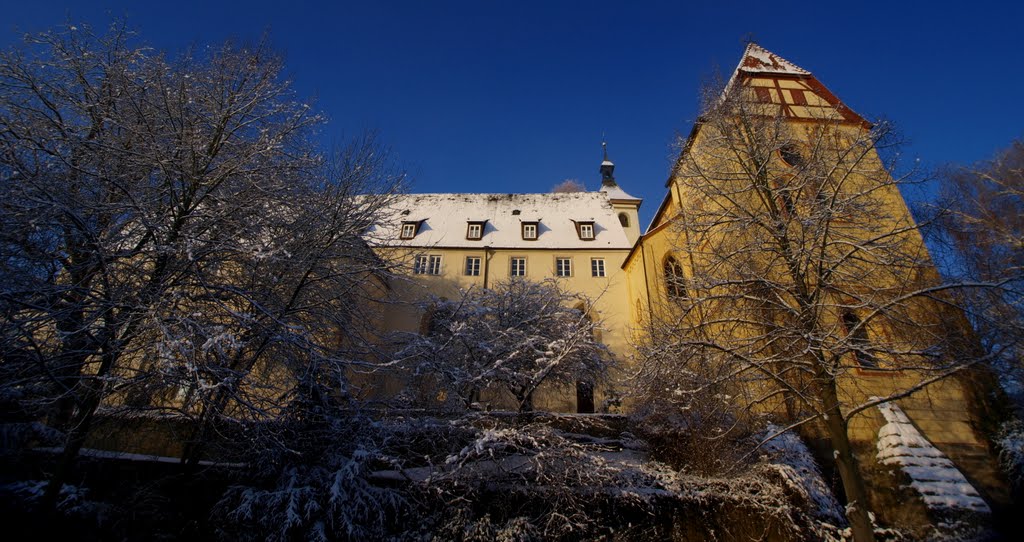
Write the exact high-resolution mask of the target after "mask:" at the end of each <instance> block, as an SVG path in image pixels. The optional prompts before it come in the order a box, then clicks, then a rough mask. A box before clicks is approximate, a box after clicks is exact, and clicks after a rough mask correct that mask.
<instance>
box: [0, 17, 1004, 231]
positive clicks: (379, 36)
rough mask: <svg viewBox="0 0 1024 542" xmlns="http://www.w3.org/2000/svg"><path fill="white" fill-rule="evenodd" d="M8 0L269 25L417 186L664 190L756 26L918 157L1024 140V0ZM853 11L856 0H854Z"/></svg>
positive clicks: (218, 30)
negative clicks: (601, 169) (700, 115)
mask: <svg viewBox="0 0 1024 542" xmlns="http://www.w3.org/2000/svg"><path fill="white" fill-rule="evenodd" d="M720 4H722V3H712V2H680V1H676V2H666V3H657V2H655V3H634V2H630V3H627V2H596V1H594V2H525V1H523V2H491V1H484V0H477V1H472V2H444V1H437V2H373V1H369V0H362V1H359V2H330V3H328V2H322V3H320V2H305V1H300V0H293V1H287V2H265V1H259V0H252V1H247V2H239V3H237V4H234V3H225V2H216V1H213V0H207V1H205V2H191V1H177V2H166V3H162V2H112V1H107V0H95V1H92V2H81V3H74V2H70V3H69V2H66V1H65V2H50V1H47V0H33V1H24V0H19V1H18V2H4V5H2V6H0V13H3V22H0V46H2V47H8V46H10V45H11V44H13V43H15V42H16V41H18V40H19V39H20V38H19V33H20V32H25V31H38V30H42V29H45V28H48V27H52V26H54V25H57V24H60V23H63V22H64V21H72V22H75V23H81V22H87V23H91V24H92V25H93V26H98V27H103V26H105V25H106V24H107V23H108V22H109V21H110V20H111V19H112V18H114V17H125V18H127V21H128V24H129V26H131V27H133V28H135V29H137V30H138V31H139V32H140V34H141V38H142V40H143V41H144V42H146V43H148V44H149V45H152V46H154V47H156V48H159V49H164V50H168V51H171V52H174V51H180V50H181V49H183V48H185V47H187V46H189V45H196V44H199V45H203V44H216V43H220V42H222V41H224V40H225V39H227V38H234V39H239V40H255V39H258V38H259V37H260V36H261V35H262V34H263V33H264V32H265V31H269V32H270V36H271V40H272V42H273V44H274V45H275V47H276V48H277V49H279V50H280V51H282V52H283V53H284V55H285V57H286V60H287V66H288V68H287V71H288V74H289V76H290V77H292V78H293V79H294V80H295V84H296V88H297V89H298V91H299V93H300V94H301V95H302V96H305V97H315V98H316V102H317V105H318V107H319V108H320V109H321V110H323V111H324V112H325V113H326V114H327V115H328V117H329V118H330V124H329V125H328V126H327V127H326V129H325V130H324V137H325V141H327V142H331V141H340V140H342V139H343V138H344V137H346V136H347V135H352V134H356V133H359V132H361V131H362V130H366V129H373V130H377V131H379V133H380V135H381V138H382V140H383V141H384V142H386V143H387V144H388V145H389V146H391V147H392V149H393V150H394V151H395V152H396V153H397V155H398V157H399V159H400V161H401V163H402V164H403V165H404V166H405V167H406V168H407V169H408V170H409V171H410V173H411V174H412V175H413V179H414V184H413V186H412V189H413V191H417V192H458V191H465V192H546V191H548V190H549V189H550V188H551V187H552V186H553V185H555V184H557V183H559V182H560V181H562V180H563V179H566V178H576V179H579V180H581V181H583V182H584V183H585V184H586V185H587V186H588V187H589V188H591V189H596V188H597V186H598V185H599V183H600V176H599V174H598V164H599V162H600V158H601V146H600V143H601V138H602V134H605V137H606V138H607V140H608V146H609V151H610V155H611V158H612V159H613V160H614V161H615V163H616V166H617V169H616V177H617V178H618V180H619V182H620V184H621V185H622V186H623V188H625V189H626V190H627V191H629V192H630V193H632V194H634V195H636V196H638V197H643V198H644V199H645V200H646V201H645V203H644V207H643V208H642V209H641V215H642V218H644V219H649V218H650V216H651V215H652V214H653V212H654V210H655V209H656V207H657V205H658V203H659V202H660V199H661V198H662V196H663V194H664V192H663V190H664V189H663V184H664V181H665V179H666V176H667V172H668V166H669V163H670V161H671V159H672V157H673V155H674V152H675V151H674V145H675V141H676V138H677V136H678V135H679V134H685V133H686V132H687V131H688V130H689V128H690V125H691V124H692V121H693V119H694V117H695V116H696V110H697V103H698V91H699V88H700V86H701V83H702V82H703V81H705V80H707V79H708V78H710V77H711V76H712V75H713V74H715V73H716V71H720V72H730V71H731V70H732V69H733V68H734V67H735V65H736V63H737V62H738V60H739V55H740V53H741V52H742V50H743V40H744V39H745V38H746V37H748V36H752V37H753V38H754V39H755V41H757V42H758V43H759V44H761V45H762V46H764V47H766V48H767V49H769V50H771V51H773V52H775V53H777V54H779V55H781V56H783V57H785V58H787V59H789V60H791V61H793V62H795V63H796V64H798V65H800V66H801V67H803V68H806V69H808V70H811V71H812V72H814V74H815V75H816V76H818V78H819V79H820V80H821V81H822V82H823V83H824V84H825V85H826V86H827V87H829V88H830V89H831V90H832V91H833V92H834V93H835V94H836V95H838V96H839V97H840V98H841V99H842V100H844V101H845V102H846V103H847V105H849V106H850V107H852V108H853V109H854V110H855V111H857V112H859V113H861V114H862V115H864V116H866V117H868V118H870V119H876V118H887V119H890V120H892V121H894V122H895V123H896V124H897V125H898V126H899V128H900V130H901V132H902V134H903V135H904V136H905V137H906V138H907V139H908V141H909V145H908V146H906V147H905V149H904V151H905V154H906V155H907V156H910V157H919V158H920V159H921V161H922V163H923V164H924V165H925V166H927V167H934V166H938V165H940V164H943V163H948V162H958V163H970V162H974V161H976V160H980V159H984V158H987V157H988V156H990V155H991V154H992V153H993V152H994V151H995V150H996V149H998V148H1001V147H1005V146H1006V145H1008V144H1009V143H1010V141H1012V140H1013V139H1015V138H1020V137H1022V136H1024V104H1022V103H1021V99H1020V96H1021V90H1022V89H1024V69H1022V68H1024V57H1022V56H1021V47H1020V45H1019V42H1018V40H1019V35H1020V21H1022V20H1024V7H1022V4H1021V3H1017V2H1009V1H1004V2H995V3H990V4H989V3H986V2H984V1H975V2H971V3H969V4H964V3H952V2H950V3H945V2H941V1H940V2H929V3H927V4H924V3H922V4H920V5H911V4H910V3H904V2H898V1H889V2H884V3H877V4H875V3H871V2H850V3H846V4H841V3H833V2H823V3H820V5H821V6H825V7H816V6H815V3H814V2H808V1H806V0H805V1H803V2H793V3H790V2H786V1H782V0H775V1H772V2H756V3H746V2H735V3H729V5H728V7H722V6H721V5H720ZM840 7H841V8H842V9H839V8H840Z"/></svg>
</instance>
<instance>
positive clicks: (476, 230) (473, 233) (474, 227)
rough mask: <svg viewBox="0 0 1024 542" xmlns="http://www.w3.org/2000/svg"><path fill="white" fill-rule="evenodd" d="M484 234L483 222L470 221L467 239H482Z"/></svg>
mask: <svg viewBox="0 0 1024 542" xmlns="http://www.w3.org/2000/svg"><path fill="white" fill-rule="evenodd" d="M483 236H484V225H483V223H482V222H470V223H469V226H467V227H466V239H470V240H473V239H481V238H482V237H483Z"/></svg>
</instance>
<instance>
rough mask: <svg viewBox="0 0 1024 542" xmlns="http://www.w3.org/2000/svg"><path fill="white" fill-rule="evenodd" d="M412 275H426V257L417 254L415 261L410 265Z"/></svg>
mask: <svg viewBox="0 0 1024 542" xmlns="http://www.w3.org/2000/svg"><path fill="white" fill-rule="evenodd" d="M412 274H413V275H426V274H427V255H426V254H417V255H416V259H415V260H413V264H412Z"/></svg>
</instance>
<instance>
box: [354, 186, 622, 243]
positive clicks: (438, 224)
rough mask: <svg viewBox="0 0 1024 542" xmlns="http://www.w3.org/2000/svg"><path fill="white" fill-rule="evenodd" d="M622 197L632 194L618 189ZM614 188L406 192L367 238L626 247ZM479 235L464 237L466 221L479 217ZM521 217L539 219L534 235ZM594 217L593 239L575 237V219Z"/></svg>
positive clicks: (398, 241)
mask: <svg viewBox="0 0 1024 542" xmlns="http://www.w3.org/2000/svg"><path fill="white" fill-rule="evenodd" d="M618 192H621V194H622V196H623V199H636V198H633V197H632V196H630V195H629V194H626V193H625V192H622V191H621V189H619V190H618ZM618 192H615V191H612V192H603V191H602V192H564V193H551V194H408V195H404V196H399V197H397V198H396V199H395V202H394V203H393V204H392V205H391V209H390V210H391V213H390V216H389V217H388V218H387V219H386V220H384V221H382V222H381V223H379V224H376V225H375V226H374V227H373V228H372V229H371V230H370V231H369V232H368V233H367V240H368V241H369V242H370V243H372V244H374V245H378V246H381V245H386V246H398V247H403V246H404V247H451V248H484V247H488V248H523V249H530V248H544V249H553V248H557V249H629V248H630V247H631V246H632V243H630V242H629V239H628V238H627V237H626V233H625V231H623V229H622V226H621V224H620V223H619V219H618V214H617V211H615V209H613V208H612V205H611V199H613V198H614V199H620V198H619V196H618V195H617V194H618ZM482 221H487V222H486V224H484V230H483V236H482V237H481V238H480V239H479V240H473V239H467V238H466V233H467V226H468V224H469V222H482ZM404 222H413V223H418V230H417V233H416V236H415V237H413V238H412V239H400V232H401V227H402V223H404ZM523 222H539V224H538V228H537V239H536V240H525V239H523V234H522V223H523ZM578 222H593V223H594V239H593V240H583V239H580V236H579V234H578V233H577V231H578V230H577V228H576V223H578Z"/></svg>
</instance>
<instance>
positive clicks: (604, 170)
mask: <svg viewBox="0 0 1024 542" xmlns="http://www.w3.org/2000/svg"><path fill="white" fill-rule="evenodd" d="M601 150H602V151H603V153H604V159H603V160H602V161H601V187H602V188H612V187H616V186H618V185H617V184H616V183H615V175H614V173H615V164H613V163H612V161H611V160H609V159H608V142H607V141H602V142H601Z"/></svg>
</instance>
